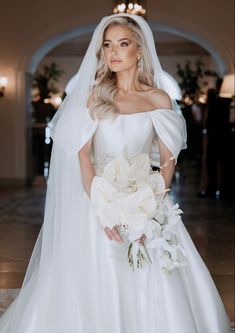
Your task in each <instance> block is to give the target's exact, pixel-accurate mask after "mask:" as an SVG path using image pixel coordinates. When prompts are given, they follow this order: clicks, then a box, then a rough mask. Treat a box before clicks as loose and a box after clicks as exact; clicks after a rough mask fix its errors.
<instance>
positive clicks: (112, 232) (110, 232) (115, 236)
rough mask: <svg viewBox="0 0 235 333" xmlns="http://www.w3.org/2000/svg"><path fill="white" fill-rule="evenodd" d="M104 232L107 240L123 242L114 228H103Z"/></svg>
mask: <svg viewBox="0 0 235 333" xmlns="http://www.w3.org/2000/svg"><path fill="white" fill-rule="evenodd" d="M104 231H105V233H106V236H107V237H108V239H109V240H113V239H114V240H115V241H117V242H118V243H123V242H124V240H123V239H122V237H121V235H120V233H119V232H118V230H117V228H116V227H113V228H112V229H110V228H108V227H105V228H104Z"/></svg>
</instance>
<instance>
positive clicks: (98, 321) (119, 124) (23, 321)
mask: <svg viewBox="0 0 235 333" xmlns="http://www.w3.org/2000/svg"><path fill="white" fill-rule="evenodd" d="M175 117H176V115H174V114H173V111H169V110H156V111H150V112H141V113H134V114H128V115H118V116H117V118H116V119H115V121H113V122H110V121H108V120H103V121H100V122H98V123H97V122H96V123H93V122H92V123H90V125H91V126H90V125H89V126H88V127H89V129H88V127H87V130H88V132H89V133H90V134H89V135H90V136H91V135H93V147H92V148H93V162H94V167H95V170H96V172H97V174H99V173H101V172H102V168H103V166H104V165H105V164H106V163H107V162H108V161H110V159H112V158H114V157H119V156H123V155H125V156H127V155H128V156H135V155H137V154H140V153H147V154H149V155H151V157H153V155H154V153H152V146H153V144H155V143H154V140H155V139H156V137H157V136H158V135H159V136H160V137H161V138H162V139H163V140H164V142H165V144H166V145H167V146H168V147H174V145H177V130H179V129H177V128H176V127H175V126H176V125H175V124H176V123H174V119H175ZM163 132H164V133H165V134H164V136H165V138H163V135H162V133H163ZM86 133H87V132H86ZM173 134H174V135H175V137H174V138H172V137H171V135H173ZM84 135H85V138H84V140H87V138H88V136H89V135H88V134H84ZM55 141H56V140H55ZM56 144H57V143H56V142H55V145H56ZM173 150H174V148H172V153H173V154H174V151H173ZM54 154H57V155H59V152H57V153H55V152H54ZM155 154H156V155H157V154H158V152H157V151H155ZM59 158H60V157H58V160H59ZM58 160H57V161H58ZM59 168H60V166H59V164H58V166H57V169H56V170H57V172H60V170H59ZM74 168H77V166H76V165H75V166H74ZM64 175H65V174H64ZM49 182H51V183H53V176H51V179H50V180H49ZM76 186H78V184H76V181H75V185H74V189H73V185H72V184H71V188H72V191H74V192H73V193H71V196H70V197H69V198H67V199H66V198H63V200H64V201H63V202H62V201H61V202H60V201H58V202H57V203H55V205H56V207H57V210H56V212H57V215H58V214H59V213H58V210H61V212H62V211H63V205H65V204H66V205H69V206H68V207H70V208H69V210H70V212H69V213H68V214H67V215H66V216H64V217H60V218H61V219H62V218H64V219H65V220H66V223H65V224H61V225H60V226H59V227H58V228H57V229H54V230H53V237H52V238H53V239H50V240H49V241H48V242H47V240H46V236H43V233H45V235H46V234H47V233H46V230H47V229H48V228H50V223H46V224H45V226H44V227H43V229H42V231H41V234H40V236H39V237H42V248H41V250H40V251H41V254H40V255H41V258H42V256H44V257H45V262H46V263H47V264H44V265H41V266H40V264H39V265H38V267H36V266H37V265H36V264H35V267H36V268H35V267H34V271H33V274H32V276H30V279H28V281H26V282H25V284H24V286H23V288H22V290H21V293H20V295H19V296H18V298H17V299H16V300H15V301H14V302H13V304H12V306H10V308H9V310H8V311H7V312H6V313H5V315H4V316H3V317H2V318H1V320H0V332H1V333H39V332H40V333H229V332H231V327H230V322H229V318H228V316H227V314H226V312H225V309H224V305H223V303H222V301H221V298H220V296H219V293H218V291H217V289H216V286H215V284H214V282H213V280H212V278H211V275H210V273H209V271H208V269H207V267H206V266H205V264H204V262H203V261H202V258H201V256H200V255H199V253H198V251H197V249H196V248H195V246H194V244H193V242H192V240H191V238H190V236H189V234H188V232H187V231H186V229H185V226H184V224H183V223H182V222H181V223H180V228H179V236H180V242H181V244H182V246H183V247H184V249H185V251H186V254H187V263H188V264H187V266H184V267H180V268H175V269H174V270H173V272H172V273H171V274H166V273H164V272H162V271H161V269H160V266H159V263H158V262H157V261H155V262H153V263H152V264H148V265H145V266H144V267H143V268H142V269H138V270H135V271H134V272H133V271H132V269H131V268H130V267H129V264H128V261H127V258H126V248H127V246H126V244H122V243H117V242H115V241H110V240H109V239H108V238H107V236H106V235H105V233H104V231H103V229H102V227H101V226H100V224H99V223H98V221H97V218H96V215H95V213H94V210H93V207H92V204H91V202H90V200H89V198H88V196H87V194H86V193H85V192H84V190H83V192H82V199H80V202H79V201H78V200H77V199H78V194H77V193H76ZM71 188H70V189H69V190H70V191H71ZM64 191H65V192H66V191H67V189H66V186H65V188H64ZM52 192H53V190H52ZM52 192H51V193H48V197H49V198H50V196H52V197H53V195H55V194H53V193H52ZM167 196H168V200H169V201H171V199H170V197H169V195H167ZM47 200H49V199H47ZM66 200H67V201H66ZM65 201H66V203H65ZM61 212H60V215H62V213H61ZM47 218H48V216H47ZM57 235H60V236H58V237H57ZM56 237H57V238H56ZM55 239H57V240H56V241H55ZM58 244H59V245H58ZM56 246H57V247H56ZM55 248H56V249H58V250H56V251H54V252H53V253H54V255H53V258H51V253H52V251H53V250H55Z"/></svg>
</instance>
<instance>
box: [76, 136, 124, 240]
mask: <svg viewBox="0 0 235 333" xmlns="http://www.w3.org/2000/svg"><path fill="white" fill-rule="evenodd" d="M91 143H92V139H90V140H89V141H88V142H87V143H86V144H85V145H84V146H83V147H82V148H81V149H80V151H79V152H78V157H79V161H80V167H81V174H82V181H83V186H84V190H85V191H86V193H87V194H88V196H89V197H90V192H91V184H92V181H93V178H94V176H95V170H94V167H93V164H92V162H91V158H90V150H91ZM104 231H105V233H106V236H107V237H108V239H110V240H113V239H115V240H116V241H117V242H123V239H122V237H121V236H120V234H119V232H118V230H117V229H116V228H115V227H114V228H113V229H109V228H108V227H105V228H104Z"/></svg>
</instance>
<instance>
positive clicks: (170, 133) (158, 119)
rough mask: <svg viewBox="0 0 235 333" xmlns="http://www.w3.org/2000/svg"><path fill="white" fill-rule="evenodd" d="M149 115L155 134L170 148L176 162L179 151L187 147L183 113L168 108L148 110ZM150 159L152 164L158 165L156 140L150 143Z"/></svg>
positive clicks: (158, 156) (158, 157)
mask: <svg viewBox="0 0 235 333" xmlns="http://www.w3.org/2000/svg"><path fill="white" fill-rule="evenodd" d="M150 117H151V119H152V123H153V126H154V129H155V134H156V136H157V137H159V138H160V139H161V140H162V141H163V143H164V144H165V145H166V147H167V148H168V149H169V150H170V152H171V153H172V155H173V156H174V158H175V164H176V163H177V158H178V155H179V153H180V151H181V150H182V149H185V148H187V130H186V122H185V119H184V117H183V115H182V114H179V113H177V112H175V111H173V110H170V109H169V110H168V109H158V110H156V111H152V112H150ZM151 159H152V164H153V165H154V166H159V165H160V155H159V148H158V144H157V140H154V142H153V145H152V152H151Z"/></svg>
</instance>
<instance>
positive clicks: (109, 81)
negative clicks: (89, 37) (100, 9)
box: [89, 16, 154, 119]
mask: <svg viewBox="0 0 235 333" xmlns="http://www.w3.org/2000/svg"><path fill="white" fill-rule="evenodd" d="M113 25H126V26H128V28H129V29H130V30H131V31H132V32H133V34H134V36H135V38H136V40H137V43H138V47H139V49H140V52H141V59H140V63H139V65H138V72H137V73H138V80H139V82H140V83H143V84H146V85H148V86H150V87H153V86H154V72H153V68H152V64H151V57H150V53H149V49H148V46H147V43H146V40H145V37H144V34H143V32H142V30H141V28H140V26H139V25H138V24H137V23H136V22H135V21H134V20H133V19H131V18H129V17H124V16H121V17H115V18H112V19H111V20H110V21H108V22H107V23H106V25H105V26H104V27H103V31H102V32H101V36H100V39H99V40H98V41H97V51H96V56H97V59H98V63H97V69H96V74H95V82H94V85H93V87H92V90H91V94H90V99H91V103H90V105H89V110H90V115H91V117H92V118H93V119H95V118H96V119H104V118H109V117H111V118H113V117H114V116H115V115H117V114H118V113H119V109H118V108H117V106H116V105H115V103H114V99H115V96H116V94H117V85H116V74H115V73H114V72H112V71H110V69H109V68H108V66H107V64H106V62H105V58H104V47H103V42H104V36H105V32H106V31H107V29H108V28H109V27H110V26H113Z"/></svg>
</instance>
